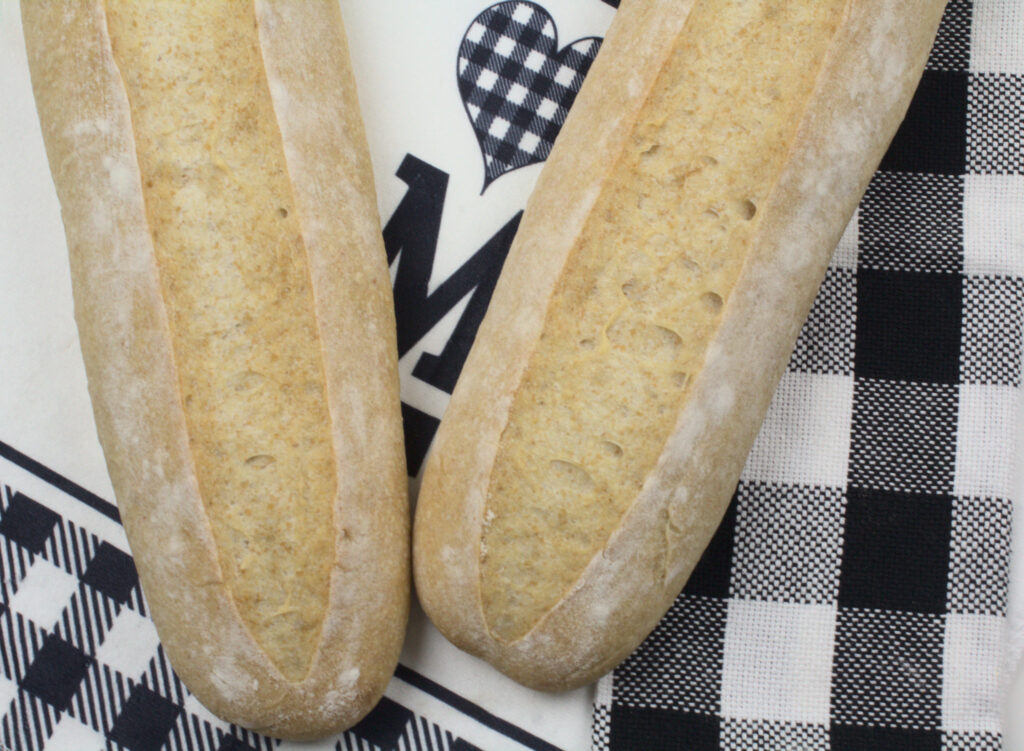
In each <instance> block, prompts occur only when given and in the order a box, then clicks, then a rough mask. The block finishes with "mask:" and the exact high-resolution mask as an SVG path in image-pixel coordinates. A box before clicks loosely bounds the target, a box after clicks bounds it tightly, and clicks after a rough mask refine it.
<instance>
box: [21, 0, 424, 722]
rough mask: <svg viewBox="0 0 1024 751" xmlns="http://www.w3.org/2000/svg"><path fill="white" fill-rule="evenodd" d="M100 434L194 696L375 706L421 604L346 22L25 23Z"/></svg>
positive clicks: (200, 7) (347, 710)
mask: <svg viewBox="0 0 1024 751" xmlns="http://www.w3.org/2000/svg"><path fill="white" fill-rule="evenodd" d="M22 17H23V25H24V31H25V38H26V43H27V49H28V55H29V66H30V70H31V74H32V84H33V89H34V92H35V96H36V103H37V107H38V110H39V115H40V122H41V125H42V130H43V135H44V141H45V145H46V149H47V155H48V158H49V162H50V165H51V170H52V172H53V177H54V182H55V184H56V188H57V194H58V197H59V199H60V202H61V207H62V211H63V217H64V224H65V230H66V234H67V239H68V249H69V255H70V261H71V273H72V282H73V290H74V295H75V313H76V319H77V323H78V327H79V333H80V338H81V342H82V352H83V356H84V360H85V365H86V372H87V374H88V379H89V389H90V394H91V396H92V400H93V407H94V411H95V415H96V422H97V427H98V431H99V435H100V440H101V443H102V445H103V449H104V453H105V456H106V460H107V465H108V468H109V471H110V475H111V480H112V482H113V486H114V490H115V493H116V496H117V500H118V506H119V509H120V512H121V516H122V519H123V521H124V525H125V531H126V533H127V536H128V540H129V543H130V545H131V548H132V553H133V556H134V558H135V561H136V563H137V566H138V570H139V578H140V580H141V583H142V586H143V590H144V592H145V594H146V598H147V602H148V605H149V608H148V609H149V612H150V614H151V616H152V618H153V621H154V623H155V624H156V627H157V631H158V633H159V636H160V639H161V642H162V644H163V646H164V648H165V650H166V652H167V655H168V657H169V658H170V660H171V663H172V664H173V666H174V668H175V670H176V672H177V673H178V674H179V675H180V676H181V678H182V679H183V680H184V682H185V683H186V684H187V685H188V687H189V689H190V690H191V691H192V692H193V693H194V694H195V695H196V697H197V698H198V699H199V700H200V701H201V702H203V703H204V704H205V705H206V706H207V707H208V708H209V709H210V710H212V711H213V712H214V713H215V714H217V715H219V716H221V717H222V718H223V719H225V720H228V721H230V722H234V723H237V724H240V725H243V726H245V727H247V728H250V729H253V730H256V731H258V732H261V733H266V734H269V735H274V736H279V737H289V738H312V737H319V736H323V735H327V734H330V733H334V732H338V731H340V730H343V729H345V728H347V727H349V726H351V725H352V724H354V723H355V722H357V721H358V720H359V719H360V718H361V717H362V716H363V715H365V714H366V713H367V712H368V711H369V710H370V709H371V708H372V707H373V705H374V704H375V703H376V702H377V700H378V699H379V698H380V696H381V695H382V693H383V691H384V687H385V685H386V684H387V682H388V680H389V679H390V677H391V674H392V672H393V670H394V667H395V665H396V663H397V660H398V652H399V650H400V648H401V644H402V640H403V637H404V634H405V626H406V619H407V615H408V602H409V547H408V527H409V522H408V507H407V498H406V493H407V489H406V478H405V471H404V469H405V468H404V462H403V451H402V436H401V416H400V409H399V399H398V374H397V354H396V345H395V325H394V311H393V304H392V299H391V290H390V283H389V276H388V269H387V261H386V254H385V251H384V247H383V242H382V239H381V234H380V223H379V219H378V217H377V208H376V197H375V194H374V189H373V178H372V172H371V168H370V162H369V156H368V153H367V147H366V143H365V135H364V133H363V126H362V123H361V120H360V116H359V110H358V104H357V101H356V92H355V82H354V80H353V77H352V73H351V69H350V65H349V61H348V50H347V46H346V41H345V36H344V29H343V26H342V21H341V16H340V10H339V9H338V6H337V3H329V2H306V0H271V1H264V0H256V2H255V3H253V2H237V1H236V2H231V3H177V2H161V1H160V0H153V1H151V2H137V1H136V0H131V2H129V1H127V0H116V1H115V0H107V2H101V0H82V1H81V2H65V1H64V0H24V2H22Z"/></svg>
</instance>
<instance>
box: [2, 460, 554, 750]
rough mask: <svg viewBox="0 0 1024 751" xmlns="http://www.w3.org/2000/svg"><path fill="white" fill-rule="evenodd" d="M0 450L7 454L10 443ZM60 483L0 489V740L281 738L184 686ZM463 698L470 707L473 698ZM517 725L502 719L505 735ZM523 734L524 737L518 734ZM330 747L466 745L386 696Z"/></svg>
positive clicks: (132, 583) (126, 566) (134, 594)
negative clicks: (250, 727)
mask: <svg viewBox="0 0 1024 751" xmlns="http://www.w3.org/2000/svg"><path fill="white" fill-rule="evenodd" d="M3 449H4V452H7V450H8V449H9V447H3ZM23 464H27V465H29V466H31V465H32V464H33V463H32V462H31V461H28V462H23ZM43 474H44V475H45V474H46V473H45V472H44V473H43ZM0 479H2V478H0ZM61 479H62V478H61ZM60 484H64V483H60ZM61 492H62V491H61V490H59V489H58V488H56V487H52V488H48V489H47V495H46V496H45V497H35V498H34V497H30V496H28V495H26V494H25V493H22V492H19V491H18V490H16V489H15V488H13V487H11V486H9V485H3V487H2V495H0V573H2V574H3V582H2V587H0V748H2V749H4V751H38V750H40V749H49V750H51V751H92V750H93V749H110V750H112V749H127V750H128V751H156V750H157V749H169V750H174V751H178V750H181V751H185V750H187V751H255V750H256V749H263V750H264V751H269V750H270V749H272V748H278V747H281V744H280V741H276V740H272V739H270V738H266V737H264V736H259V735H256V734H254V733H250V732H248V731H246V730H243V729H242V728H239V727H236V726H234V725H228V724H227V723H225V722H222V721H221V720H219V719H217V718H216V717H214V716H213V715H211V714H210V713H209V712H208V711H207V710H206V709H205V708H204V707H203V706H202V705H201V704H199V702H198V701H196V699H195V697H193V696H192V695H191V694H190V693H189V691H188V689H186V688H185V686H184V685H183V684H182V683H181V681H180V680H179V679H178V677H177V676H176V675H175V674H174V672H173V670H172V669H171V667H170V664H169V663H168V661H167V658H166V656H165V655H164V652H163V648H162V647H161V646H160V643H159V640H158V639H157V635H156V630H155V629H154V627H153V624H152V621H150V620H149V618H148V617H147V615H146V604H145V599H144V598H143V596H142V591H141V589H140V588H139V583H138V577H137V575H136V573H135V565H134V564H133V563H132V559H131V557H130V556H129V555H128V553H126V552H124V551H123V550H121V549H120V548H119V547H117V546H116V545H114V544H111V543H110V542H108V541H106V540H103V539H101V538H100V537H98V536H97V535H96V534H93V533H91V532H89V531H88V530H87V529H86V528H85V527H83V526H80V525H78V524H75V523H74V522H73V521H71V520H69V519H68V518H66V517H64V516H61V514H59V513H58V512H56V511H55V510H53V508H51V506H56V505H59V504H56V503H52V500H53V498H52V497H55V496H57V495H59V494H60V493H61ZM51 496H52V497H51ZM93 505H94V506H98V507H100V508H101V509H103V510H105V513H107V515H108V516H111V517H116V515H117V514H116V510H114V508H113V507H112V506H109V504H104V503H103V502H102V501H99V500H98V499H93ZM398 675H399V677H400V678H402V679H404V681H405V682H406V683H407V684H412V685H416V686H418V687H419V688H421V689H423V690H424V691H425V692H427V693H431V692H432V693H434V694H435V695H436V696H440V697H441V698H442V699H443V700H447V701H449V703H452V701H451V697H448V696H447V694H448V693H450V692H446V691H445V690H444V689H439V687H437V686H434V685H432V684H431V682H430V681H429V680H427V679H425V678H423V677H422V676H418V675H417V674H415V673H413V672H412V671H410V670H409V669H408V668H405V667H403V666H400V667H399V673H398ZM455 703H458V702H455ZM462 704H463V709H464V711H465V710H467V709H468V711H469V712H470V713H471V714H472V712H473V710H474V709H475V708H474V707H473V706H472V705H470V704H468V702H464V701H463V702H462ZM484 719H486V718H484ZM517 730H518V729H516V728H512V729H511V731H510V730H509V729H505V731H506V733H507V732H512V733H513V734H515V731H517ZM522 735H523V736H525V739H526V740H527V742H528V741H529V738H530V736H529V734H528V733H522ZM531 745H535V747H542V746H541V745H536V744H531ZM331 747H332V748H333V749H335V751H474V749H477V746H474V745H472V744H470V743H468V742H467V741H465V740H463V739H461V738H458V737H457V736H456V735H455V734H453V733H452V732H451V731H449V730H447V729H445V728H443V727H441V726H440V725H439V724H438V723H437V722H435V721H432V720H430V719H428V718H426V717H424V716H421V715H419V714H417V713H415V712H413V711H412V710H411V709H409V708H407V707H405V706H403V705H402V704H400V703H398V702H396V701H393V700H392V699H390V698H387V697H385V698H383V699H382V700H381V702H380V704H378V705H377V707H376V709H374V711H373V712H371V714H370V715H369V716H367V717H366V718H365V719H364V720H363V721H362V722H361V723H360V724H359V725H357V726H356V727H355V728H354V729H353V730H351V731H350V732H348V733H345V734H343V735H340V736H338V738H336V739H335V740H334V741H333V746H331ZM519 747H522V746H519Z"/></svg>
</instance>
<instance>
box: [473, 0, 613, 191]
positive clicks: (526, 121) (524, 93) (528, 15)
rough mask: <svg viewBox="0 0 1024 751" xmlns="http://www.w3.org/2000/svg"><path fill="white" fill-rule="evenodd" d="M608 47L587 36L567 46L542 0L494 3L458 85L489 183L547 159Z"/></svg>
mask: <svg viewBox="0 0 1024 751" xmlns="http://www.w3.org/2000/svg"><path fill="white" fill-rule="evenodd" d="M600 47H601V39H600V38H598V37H584V38H583V39H578V40H576V41H575V42H573V43H572V44H569V45H567V46H566V47H564V48H562V49H561V50H559V49H558V32H557V30H556V29H555V22H554V21H553V20H552V18H551V16H550V14H549V13H548V12H547V11H546V10H544V8H542V7H540V6H539V5H537V4H535V3H523V2H504V3H498V4H497V5H492V6H491V7H489V8H488V9H487V10H485V11H484V12H483V13H481V14H480V15H479V16H477V17H476V18H475V19H474V20H473V23H471V24H470V25H469V29H468V30H467V31H466V34H465V36H464V37H463V38H462V45H461V46H460V48H459V92H460V93H461V94H462V102H463V104H464V105H465V107H466V114H468V115H469V120H470V122H471V123H472V125H473V130H474V131H475V132H476V138H477V141H479V143H480V153H481V155H482V156H483V159H484V188H483V189H484V190H487V187H488V186H489V185H490V184H491V183H492V182H494V181H495V180H497V179H498V178H499V177H501V176H502V175H503V174H505V173H506V172H511V171H512V170H514V169H518V168H520V167H525V166H527V165H528V164H536V163H537V162H543V161H544V160H545V159H547V157H548V154H549V153H550V152H551V147H552V146H553V145H554V142H555V137H556V136H557V135H558V131H559V130H561V128H562V123H564V122H565V116H566V115H567V114H568V113H569V108H570V107H572V103H573V101H574V100H575V99H576V93H577V92H578V91H579V90H580V86H581V85H582V83H583V79H584V77H585V76H586V75H587V71H588V70H590V65H591V63H593V61H594V58H595V57H596V56H597V52H598V50H599V49H600Z"/></svg>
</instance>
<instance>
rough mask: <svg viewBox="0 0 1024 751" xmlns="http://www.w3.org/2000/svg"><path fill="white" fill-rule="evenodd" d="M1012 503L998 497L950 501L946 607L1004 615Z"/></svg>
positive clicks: (963, 611) (957, 611)
mask: <svg viewBox="0 0 1024 751" xmlns="http://www.w3.org/2000/svg"><path fill="white" fill-rule="evenodd" d="M1012 520H1013V504H1012V503H1010V501H1008V500H1003V499H999V498H957V499H955V500H954V501H953V516H952V530H951V544H950V553H949V582H948V591H947V600H948V602H947V609H948V610H949V612H951V613H961V614H966V613H970V614H978V615H995V616H1005V615H1006V599H1007V592H1008V590H1009V581H1010V527H1011V523H1012Z"/></svg>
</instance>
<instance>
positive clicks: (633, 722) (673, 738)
mask: <svg viewBox="0 0 1024 751" xmlns="http://www.w3.org/2000/svg"><path fill="white" fill-rule="evenodd" d="M720 725H721V721H720V720H719V719H718V718H717V717H710V716H708V715H702V714H693V713H690V712H673V711H671V710H666V709H658V708H655V707H644V708H637V707H624V706H621V705H613V706H612V728H611V738H610V741H611V742H610V745H609V748H612V749H615V751H652V750H653V749H666V750H667V749H685V751H719V736H720V735H721V733H720Z"/></svg>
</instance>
